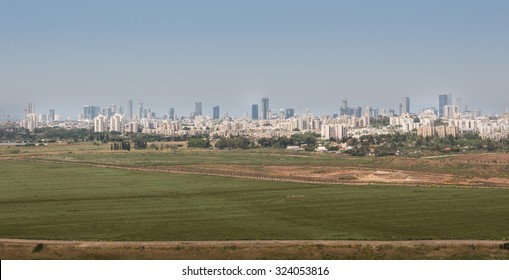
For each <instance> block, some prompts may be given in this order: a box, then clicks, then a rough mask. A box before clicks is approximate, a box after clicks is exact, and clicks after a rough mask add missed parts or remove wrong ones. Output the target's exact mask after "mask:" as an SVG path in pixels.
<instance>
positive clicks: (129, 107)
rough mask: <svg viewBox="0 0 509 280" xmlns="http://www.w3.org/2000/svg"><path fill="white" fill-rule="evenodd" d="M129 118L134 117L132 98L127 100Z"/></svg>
mask: <svg viewBox="0 0 509 280" xmlns="http://www.w3.org/2000/svg"><path fill="white" fill-rule="evenodd" d="M127 119H128V120H132V119H133V100H132V99H129V100H127Z"/></svg>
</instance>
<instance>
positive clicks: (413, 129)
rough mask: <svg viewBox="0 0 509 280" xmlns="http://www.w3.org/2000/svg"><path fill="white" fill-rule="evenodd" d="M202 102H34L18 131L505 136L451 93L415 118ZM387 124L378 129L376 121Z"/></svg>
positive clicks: (503, 124)
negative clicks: (179, 108)
mask: <svg viewBox="0 0 509 280" xmlns="http://www.w3.org/2000/svg"><path fill="white" fill-rule="evenodd" d="M202 109H203V107H202V103H201V102H195V110H194V112H192V113H191V114H190V115H189V116H177V115H176V114H175V110H174V108H170V110H169V111H168V114H165V115H164V116H162V117H158V116H156V114H155V112H153V111H152V110H151V109H150V108H146V107H145V106H144V104H143V103H138V108H137V112H136V113H135V111H134V108H133V100H128V102H127V107H126V109H125V110H124V108H123V107H122V106H118V107H117V106H116V105H108V106H107V107H106V108H104V109H102V110H101V108H100V107H98V106H90V105H85V106H84V107H83V114H82V115H81V116H80V118H79V119H78V120H70V119H68V120H65V121H61V120H59V116H58V115H56V114H55V110H53V109H52V110H50V111H49V113H48V114H40V115H37V114H36V113H35V108H34V105H33V103H29V104H28V106H27V108H26V110H25V120H23V121H22V122H21V126H22V127H25V128H27V129H29V130H30V131H33V130H34V129H35V128H37V127H39V126H53V127H55V126H56V127H63V128H88V129H90V128H93V130H94V131H95V132H112V131H115V132H118V133H147V134H160V135H165V136H184V135H201V134H209V135H211V136H219V137H229V136H239V135H242V136H248V137H253V138H261V137H282V136H291V135H292V134H295V133H306V132H313V133H318V134H320V135H321V137H322V138H324V139H343V138H347V137H360V136H363V135H380V134H390V133H396V132H400V133H417V134H418V135H421V136H423V137H430V136H439V137H447V136H449V135H452V136H459V135H461V134H463V133H479V134H480V135H481V137H483V138H491V139H502V138H507V137H508V136H509V114H505V115H502V116H498V117H487V116H482V115H481V113H480V111H468V110H467V109H466V108H464V109H462V105H461V99H460V98H457V99H456V100H455V102H454V103H453V102H452V95H451V94H443V95H439V106H438V108H426V109H423V110H422V111H421V112H419V113H411V111H410V98H409V97H403V98H401V103H400V106H399V114H396V112H395V111H394V110H388V111H386V110H384V109H381V110H379V109H374V108H371V107H369V106H365V107H358V106H354V107H350V106H348V102H347V100H342V101H341V107H340V108H339V114H333V115H332V116H329V115H322V116H316V115H314V114H312V113H311V112H306V113H303V114H301V115H297V114H295V110H294V109H293V108H286V109H280V110H278V111H272V110H271V108H270V103H269V98H267V97H264V98H262V99H261V103H260V104H253V105H252V106H251V116H248V115H246V116H244V117H240V118H231V117H228V115H227V114H225V115H223V116H222V117H221V116H220V107H219V106H215V107H213V110H212V116H204V115H203V111H202ZM381 117H384V118H385V119H386V120H387V119H388V123H384V124H383V125H381V124H380V122H379V121H377V123H376V125H374V124H372V123H371V122H372V121H373V120H380V119H381Z"/></svg>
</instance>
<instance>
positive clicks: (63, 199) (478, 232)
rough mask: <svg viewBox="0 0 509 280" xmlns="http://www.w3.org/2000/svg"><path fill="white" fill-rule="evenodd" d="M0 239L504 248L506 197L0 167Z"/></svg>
mask: <svg viewBox="0 0 509 280" xmlns="http://www.w3.org/2000/svg"><path fill="white" fill-rule="evenodd" d="M140 154H141V153H140ZM190 156H192V154H190ZM276 158H277V157H276ZM290 158H291V157H290ZM226 160H227V159H225V161H226ZM239 160H240V159H239ZM0 237H3V238H28V239H66V240H73V239H82V240H241V239H370V240H392V239H394V240H405V239H499V240H501V239H506V240H507V239H509V190H506V189H460V188H425V187H388V186H383V187H376V186H337V185H334V186H332V185H309V184H298V183H288V182H271V181H254V180H242V179H233V178H223V177H213V176H194V175H192V176H191V175H178V174H169V173H151V172H141V171H128V170H117V169H105V168H93V167H85V166H74V165H65V164H47V163H36V162H28V161H14V160H8V161H7V160H3V161H0Z"/></svg>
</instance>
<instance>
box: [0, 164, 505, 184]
mask: <svg viewBox="0 0 509 280" xmlns="http://www.w3.org/2000/svg"><path fill="white" fill-rule="evenodd" d="M1 160H26V161H31V162H42V163H56V164H73V165H79V166H89V167H98V168H113V169H123V170H132V171H142V172H160V173H174V174H189V175H206V176H216V177H228V178H238V179H250V180H260V181H277V182H292V183H306V184H332V185H347V184H348V185H358V186H369V185H375V184H376V185H388V186H394V185H398V186H418V187H462V188H490V189H493V188H495V189H507V188H509V183H505V182H498V183H497V184H496V185H495V184H492V183H488V182H485V181H483V180H481V179H479V180H476V179H469V180H467V181H463V182H458V181H455V182H447V181H440V182H431V181H430V182H422V181H420V182H414V181H405V182H401V181H392V180H391V181H387V180H384V181H382V180H376V179H373V180H372V181H358V180H341V181H334V180H330V179H329V180H327V179H319V178H302V177H293V176H284V175H282V176H279V175H278V176H273V175H261V174H250V173H241V172H230V171H221V170H211V169H205V168H201V167H196V166H185V167H184V166H159V167H139V166H127V165H118V164H106V163H90V162H76V161H67V160H56V159H43V158H40V157H38V156H16V157H3V158H1ZM369 170H372V168H369ZM376 171H382V172H387V171H389V172H406V173H409V174H413V173H415V172H412V171H402V170H386V169H377V170H376ZM428 175H429V174H428ZM437 175H438V174H437ZM440 176H442V177H443V176H445V175H444V174H440Z"/></svg>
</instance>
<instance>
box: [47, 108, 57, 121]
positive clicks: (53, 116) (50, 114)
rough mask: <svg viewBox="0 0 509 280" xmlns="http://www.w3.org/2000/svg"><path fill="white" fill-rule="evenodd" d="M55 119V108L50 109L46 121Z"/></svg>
mask: <svg viewBox="0 0 509 280" xmlns="http://www.w3.org/2000/svg"><path fill="white" fill-rule="evenodd" d="M52 121H55V109H50V110H49V114H48V122H52Z"/></svg>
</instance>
